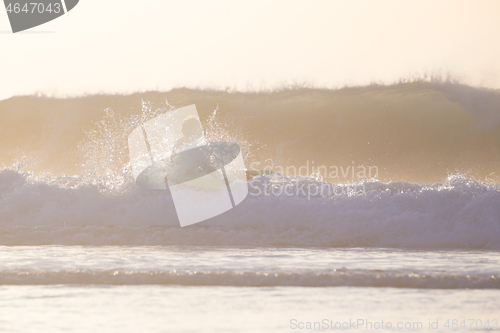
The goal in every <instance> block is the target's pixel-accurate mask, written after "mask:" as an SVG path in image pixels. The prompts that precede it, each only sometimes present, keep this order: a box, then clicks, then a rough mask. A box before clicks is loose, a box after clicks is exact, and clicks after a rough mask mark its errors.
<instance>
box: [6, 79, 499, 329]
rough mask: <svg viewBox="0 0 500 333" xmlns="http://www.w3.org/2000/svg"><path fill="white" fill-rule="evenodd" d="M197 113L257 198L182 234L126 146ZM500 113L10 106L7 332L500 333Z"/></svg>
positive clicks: (333, 103) (402, 87) (454, 96)
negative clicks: (172, 117) (240, 161)
mask: <svg viewBox="0 0 500 333" xmlns="http://www.w3.org/2000/svg"><path fill="white" fill-rule="evenodd" d="M189 104H196V105H197V107H198V111H199V113H200V117H201V121H202V124H203V126H204V129H205V131H206V135H207V137H208V138H209V140H211V141H214V142H215V141H227V142H236V143H238V144H239V145H240V146H241V147H242V151H243V153H244V155H245V163H246V166H247V169H248V170H249V172H248V179H249V196H248V197H247V198H246V199H245V201H244V202H242V203H241V204H240V205H238V206H237V207H236V208H235V209H233V210H231V211H228V212H226V213H224V214H222V215H220V216H217V217H215V218H212V219H210V220H207V221H204V222H202V223H198V224H195V225H192V226H189V227H184V228H181V227H180V226H179V221H178V218H177V215H176V212H175V208H174V205H173V202H172V198H171V196H170V194H169V193H168V192H166V191H156V190H145V189H141V188H139V186H137V185H136V183H135V181H134V179H133V176H132V174H131V171H130V165H129V161H128V149H127V144H126V143H127V135H128V134H129V133H130V132H131V130H132V129H133V128H135V127H136V126H138V124H140V123H141V121H145V120H148V119H151V118H153V117H155V116H157V115H159V114H161V113H164V112H169V111H171V110H172V109H173V108H176V107H182V106H185V105H189ZM499 110H500V94H499V93H498V92H496V91H490V90H483V89H478V88H473V87H467V86H463V85H460V84H454V83H446V82H444V83H443V82H437V83H426V82H413V83H406V84H398V85H394V86H368V87H356V88H344V89H339V90H320V89H304V88H300V89H299V88H297V89H288V90H283V91H277V92H258V93H237V92H220V91H200V90H189V89H178V90H174V91H171V92H168V93H144V94H136V95H132V96H105V95H103V96H87V97H80V98H68V99H50V98H45V97H15V98H12V99H9V100H5V101H0V140H1V142H2V144H1V145H0V166H1V167H0V313H1V314H0V330H5V331H9V332H26V331H29V330H30V329H32V327H37V328H38V331H43V330H46V331H51V332H65V331H75V332H88V331H92V330H95V327H100V328H102V329H101V330H100V331H120V332H138V331H148V332H192V331H203V332H220V331H224V330H226V331H230V332H283V331H298V330H299V328H300V325H299V323H302V324H303V325H306V323H308V322H309V323H315V322H319V323H321V325H323V326H321V328H322V329H325V330H330V329H339V327H336V326H335V325H336V323H340V325H341V327H342V324H343V323H344V322H350V321H355V322H356V323H357V324H359V323H360V322H359V321H358V320H363V322H364V323H365V324H366V322H367V321H369V322H370V321H371V322H372V324H373V323H379V328H377V327H376V326H375V327H373V325H372V327H370V326H366V327H365V326H363V325H358V326H356V327H355V328H353V327H352V326H350V329H351V330H365V331H377V332H380V331H393V330H401V329H399V328H398V326H397V325H398V324H399V323H401V324H402V325H403V327H404V329H405V330H413V331H415V330H418V331H433V332H448V331H449V328H447V327H446V326H445V325H446V320H448V321H449V325H448V326H450V327H451V326H452V324H451V323H452V321H453V320H458V323H459V324H460V323H461V322H462V320H466V323H467V327H465V326H463V327H462V326H458V327H457V330H458V331H468V330H470V329H486V328H490V329H492V328H495V326H494V325H495V324H494V323H495V321H496V322H497V323H498V321H499V320H500V317H499V315H498V311H495V310H496V309H498V308H499V306H500V303H499V302H500V301H499V300H500V297H499V296H500V294H499V293H500V291H499V289H500V185H499V179H500V178H499V175H500V174H499V170H500V116H499V115H500V111H499ZM304 165H307V166H308V168H307V173H306V174H302V175H298V174H291V173H290V170H297V169H299V168H300V167H301V166H302V167H303V166H304ZM361 165H362V166H364V167H369V166H371V167H372V168H375V169H376V170H377V172H376V173H375V174H370V175H367V174H366V173H365V174H358V170H360V169H359V168H360V167H359V166H361ZM320 166H325V167H326V170H328V172H327V173H321V172H320V171H319V170H321V169H319V168H318V167H320ZM332 166H335V167H336V168H337V170H341V171H340V172H337V173H332V172H331V171H332V170H335V168H333V167H332ZM294 168H295V169H294ZM309 168H310V169H309ZM313 168H316V169H313ZM353 168H356V169H355V170H356V172H354V171H353ZM346 170H347V172H346ZM193 209H195V205H194V206H193ZM374 304H375V305H374ZM81 318H87V319H88V322H82V320H81ZM471 319H472V320H473V322H472V324H471V322H470V321H467V320H471ZM323 320H326V321H325V322H324V321H323ZM381 321H384V322H385V323H386V324H387V322H391V323H392V325H394V326H393V327H392V328H389V327H387V325H386V326H385V327H384V328H383V329H382V328H380V322H381ZM436 321H438V328H437V329H434V328H433V327H432V329H431V328H430V325H431V323H434V322H436ZM479 321H480V322H479ZM75 322H79V323H80V324H79V325H78V326H76V327H75V325H74V323H75ZM326 323H329V324H328V325H330V326H328V325H327V324H326ZM407 323H411V325H414V323H421V325H422V326H421V327H420V326H418V325H417V326H416V327H415V326H412V327H410V328H407ZM486 323H488V324H487V325H489V326H485V325H486ZM469 324H471V325H473V326H471V327H469ZM294 325H295V326H294ZM325 325H326V326H325ZM432 325H434V324H432ZM313 326H314V325H313ZM304 327H305V326H304Z"/></svg>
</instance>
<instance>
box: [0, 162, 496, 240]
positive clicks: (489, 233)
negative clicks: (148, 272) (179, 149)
mask: <svg viewBox="0 0 500 333" xmlns="http://www.w3.org/2000/svg"><path fill="white" fill-rule="evenodd" d="M127 179H128V178H127ZM283 179H284V181H286V182H287V183H288V184H290V186H291V188H293V189H297V188H300V187H302V188H305V189H306V191H305V193H304V192H302V191H295V190H293V191H289V193H290V192H292V193H293V195H292V196H288V195H287V194H285V193H284V192H283V193H282V194H281V195H278V196H276V195H274V194H272V193H273V192H272V191H271V190H269V191H267V192H266V191H265V189H266V188H267V189H269V188H270V187H271V186H276V184H277V183H276V177H275V176H265V177H259V178H257V179H255V180H254V181H253V182H252V183H251V187H250V195H249V196H248V198H247V199H246V200H245V201H244V202H243V203H242V204H241V205H240V206H238V207H236V208H235V209H233V210H231V211H229V212H227V213H224V214H223V215H220V216H218V217H216V218H213V219H211V220H208V221H205V222H203V223H200V224H198V225H196V226H194V227H187V228H180V227H179V223H178V220H177V217H176V213H175V209H174V207H173V204H172V201H171V198H170V196H169V195H168V193H166V192H162V191H147V190H142V189H140V188H138V187H137V186H136V185H135V184H134V183H133V182H131V181H127V182H125V183H124V184H122V185H121V187H120V188H119V189H117V188H113V190H107V189H106V187H105V186H104V185H102V184H89V183H87V182H84V181H82V180H80V179H78V178H75V177H44V178H40V177H39V178H37V177H32V176H30V175H29V174H27V173H23V172H20V171H14V170H2V171H0V202H1V206H0V243H1V244H3V245H43V244H64V245H73V244H83V245H119V244H123V245H172V244H178V245H216V246H308V247H360V246H363V247H366V246H368V247H403V248H460V249H461V248H464V249H500V218H499V216H500V205H499V203H500V191H499V187H498V185H496V184H487V183H480V182H476V181H474V180H471V179H468V178H465V177H462V176H460V175H454V176H450V177H448V178H447V179H446V180H445V181H444V182H443V183H438V184H414V183H405V182H398V183H388V184H385V183H381V182H378V181H365V182H364V183H362V184H361V185H362V186H363V187H364V189H365V192H364V194H363V193H358V194H353V193H350V192H349V191H346V192H345V193H344V194H342V195H333V194H331V195H327V194H326V193H325V194H324V195H321V194H317V195H313V196H311V195H309V193H307V186H308V184H315V186H321V185H323V184H324V183H321V182H319V181H316V180H314V179H311V178H302V177H298V178H293V179H291V178H279V180H280V181H283ZM358 185H359V184H358ZM344 186H347V187H349V186H350V188H352V187H353V186H352V185H349V186H348V185H344ZM257 189H259V190H261V191H260V194H259V195H256V193H258V191H257ZM265 193H268V195H266V194H265ZM275 193H278V192H276V191H275ZM193 209H195V203H193Z"/></svg>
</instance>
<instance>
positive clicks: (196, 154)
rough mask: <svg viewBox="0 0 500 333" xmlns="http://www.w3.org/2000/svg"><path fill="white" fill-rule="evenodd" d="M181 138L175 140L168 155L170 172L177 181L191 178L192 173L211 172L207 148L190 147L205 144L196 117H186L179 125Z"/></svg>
mask: <svg viewBox="0 0 500 333" xmlns="http://www.w3.org/2000/svg"><path fill="white" fill-rule="evenodd" d="M181 133H182V138H180V139H179V140H177V142H176V143H175V144H174V146H173V148H172V155H171V156H170V168H169V169H170V174H171V176H174V175H175V176H174V177H169V178H170V179H171V180H173V179H172V178H175V179H177V180H178V181H180V180H182V179H184V178H191V177H192V176H193V175H196V174H198V175H200V176H201V175H203V174H207V173H210V172H212V161H211V158H210V154H209V150H208V149H197V150H193V151H192V153H183V152H187V151H189V150H190V149H193V148H197V147H202V146H205V145H206V144H207V142H206V139H205V137H204V133H203V129H202V127H201V123H200V121H199V120H198V118H196V117H187V118H186V119H184V120H183V121H182V125H181ZM167 177H168V176H167Z"/></svg>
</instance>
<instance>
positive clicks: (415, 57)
mask: <svg viewBox="0 0 500 333" xmlns="http://www.w3.org/2000/svg"><path fill="white" fill-rule="evenodd" d="M499 17H500V1H497V0H491V1H481V0H471V1H459V0H451V1H436V0H432V1H422V0H418V1H409V0H407V1H400V0H394V1H374V0H371V1H360V0H346V1H335V0H324V1H318V0H316V1H315V0H301V1H297V0H284V1H281V0H264V1H259V0H251V1H238V0H223V1H213V0H176V1H171V0H136V1H131V0H80V3H79V4H78V6H77V7H75V8H74V9H73V10H72V11H71V12H69V13H68V14H66V15H64V16H62V17H60V18H58V19H56V20H54V21H52V22H49V23H46V24H44V25H41V26H39V27H35V28H33V29H31V30H28V31H27V32H25V33H18V34H12V33H10V25H9V21H8V17H7V13H6V11H5V10H4V8H3V7H2V8H0V99H3V98H7V97H10V96H12V95H15V94H31V93H35V92H42V93H44V94H49V95H54V94H55V95H78V94H82V93H95V92H134V91H144V90H150V89H160V90H167V89H170V88H172V87H175V86H202V87H233V88H237V89H257V88H262V87H275V86H279V85H281V84H288V83H292V82H297V83H302V82H306V83H309V84H313V85H317V86H326V87H338V86H342V85H346V84H347V85H357V84H366V83H369V82H372V81H377V82H393V81H395V80H398V79H400V78H409V77H415V76H419V75H424V74H430V75H448V74H449V75H452V76H454V77H456V78H458V79H460V80H461V81H462V82H464V83H468V84H471V85H476V86H486V87H490V88H495V89H498V88H500V37H499V36H500V19H499ZM43 32H48V33H43Z"/></svg>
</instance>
